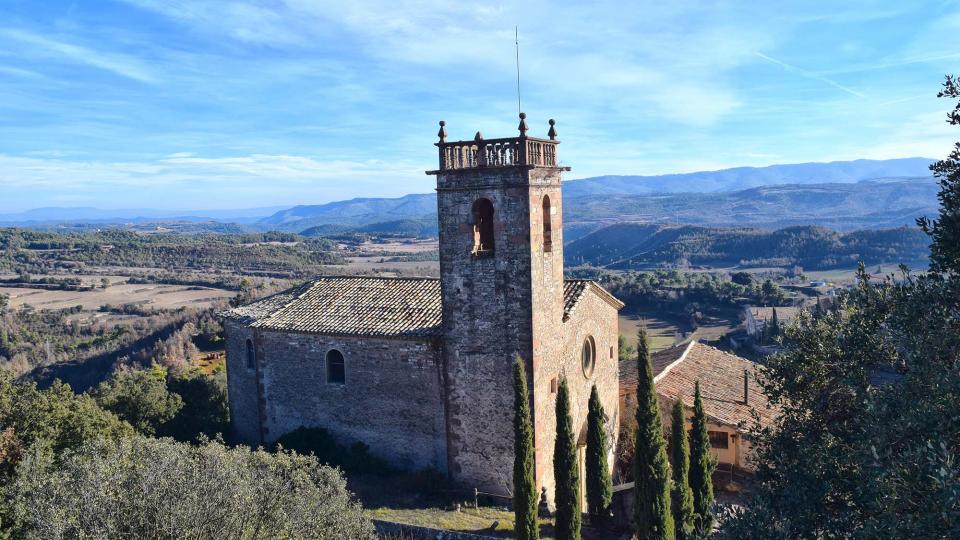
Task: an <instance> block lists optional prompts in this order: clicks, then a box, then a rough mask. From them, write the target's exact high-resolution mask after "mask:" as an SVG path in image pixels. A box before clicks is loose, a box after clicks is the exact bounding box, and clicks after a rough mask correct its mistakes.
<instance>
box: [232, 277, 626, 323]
mask: <svg viewBox="0 0 960 540" xmlns="http://www.w3.org/2000/svg"><path fill="white" fill-rule="evenodd" d="M588 291H593V292H594V293H596V294H598V295H600V296H601V298H603V299H604V300H605V301H607V302H609V303H611V304H613V305H614V306H616V307H618V309H619V307H622V306H623V304H622V303H620V301H619V300H617V299H616V298H614V297H613V296H612V295H611V294H610V293H608V292H607V291H605V290H604V289H603V288H602V287H600V286H599V285H597V284H595V283H594V282H592V281H588V280H568V281H566V282H565V283H564V287H563V293H564V295H563V296H564V298H563V299H564V320H566V319H567V318H568V317H569V315H570V313H571V312H572V311H573V309H575V308H576V306H577V304H578V303H579V301H580V300H581V299H582V298H583V297H584V295H585V294H586V293H587V292H588ZM223 316H224V317H226V318H229V319H233V320H237V321H239V322H241V323H243V324H247V325H250V326H252V327H255V328H264V329H269V330H288V331H292V332H309V333H316V334H332V335H363V336H382V337H436V336H439V335H440V332H441V327H442V325H443V310H442V307H441V297H440V280H439V279H435V278H386V277H352V276H351V277H320V278H317V279H314V280H313V281H310V282H308V283H305V284H303V285H300V286H298V287H294V288H292V289H289V290H286V291H283V292H281V293H277V294H275V295H272V296H268V297H266V298H262V299H260V300H257V301H255V302H253V303H251V304H247V305H245V306H241V307H238V308H234V309H231V310H229V311H226V312H224V313H223Z"/></svg>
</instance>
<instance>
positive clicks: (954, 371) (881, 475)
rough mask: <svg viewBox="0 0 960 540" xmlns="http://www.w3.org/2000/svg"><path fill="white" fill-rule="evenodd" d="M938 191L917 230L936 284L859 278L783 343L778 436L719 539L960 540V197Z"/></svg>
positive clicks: (770, 390)
mask: <svg viewBox="0 0 960 540" xmlns="http://www.w3.org/2000/svg"><path fill="white" fill-rule="evenodd" d="M957 113H958V111H957V110H954V111H953V113H952V116H951V118H952V119H957ZM951 155H953V154H951ZM947 161H948V162H950V161H953V162H955V161H956V160H955V159H953V158H952V157H951V159H948V160H947ZM940 170H944V171H946V169H943V168H941V169H940ZM935 171H936V169H935ZM940 179H941V184H940V185H941V190H942V192H941V195H942V196H941V197H940V200H941V214H940V218H939V219H938V220H937V222H936V225H935V224H934V223H931V222H922V223H921V225H924V224H926V225H927V226H928V227H929V231H930V233H931V238H932V240H933V248H932V253H933V254H934V257H933V258H932V260H931V267H930V270H931V271H930V272H929V273H928V274H926V275H921V276H913V275H910V274H909V273H908V272H906V271H904V272H903V273H902V275H900V276H897V279H894V277H893V276H888V277H887V278H886V279H883V280H881V281H880V282H879V283H878V282H876V281H871V279H870V278H871V276H869V275H868V274H867V273H866V270H865V269H864V267H863V266H862V265H861V268H860V271H859V273H858V285H857V287H855V288H854V289H853V290H851V291H850V292H849V294H847V295H846V296H845V297H841V298H840V299H839V301H838V302H836V303H835V305H834V307H833V308H832V309H830V310H827V311H826V312H821V313H820V314H819V315H818V316H816V317H814V316H810V315H807V314H801V316H800V317H799V318H798V319H797V321H796V323H795V324H793V325H791V327H790V328H788V329H787V330H786V332H785V336H784V345H785V350H784V351H783V352H782V353H780V354H778V355H774V356H773V357H771V358H770V361H769V364H768V366H767V368H766V369H765V371H764V373H763V377H761V378H760V382H761V385H762V386H763V390H764V393H765V394H766V395H767V397H768V399H769V400H770V402H771V403H772V404H773V405H774V406H776V407H778V408H779V409H780V412H781V414H780V416H779V418H778V420H777V422H776V424H775V426H774V427H773V429H771V430H761V429H759V428H754V432H753V434H752V436H753V439H754V440H755V442H756V445H755V448H756V452H757V457H758V470H757V485H756V491H755V495H754V497H753V498H752V500H750V501H749V504H748V505H747V506H746V508H745V509H744V510H743V511H742V512H737V513H734V514H733V515H732V516H731V517H730V518H729V519H728V520H727V521H726V522H725V523H724V527H723V531H722V532H723V533H724V535H725V536H727V537H730V538H768V537H777V538H782V537H795V538H820V537H825V536H830V537H834V538H851V537H863V538H952V537H957V536H960V459H958V458H960V455H958V448H960V369H958V366H960V260H958V259H956V258H955V257H954V256H953V254H954V253H956V247H957V246H956V238H957V237H956V236H955V235H956V234H957V222H956V221H954V215H955V214H954V215H951V214H952V213H954V212H955V210H956V207H955V206H954V205H953V203H952V202H951V201H952V197H953V196H954V193H952V191H953V190H955V189H956V183H954V182H951V181H950V178H948V177H945V176H941V177H940ZM945 180H947V181H945ZM944 192H951V193H944ZM937 227H943V228H940V229H939V230H938V229H937Z"/></svg>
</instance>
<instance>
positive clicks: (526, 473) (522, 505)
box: [513, 356, 540, 540]
mask: <svg viewBox="0 0 960 540" xmlns="http://www.w3.org/2000/svg"><path fill="white" fill-rule="evenodd" d="M513 411H514V412H513V452H514V454H513V514H514V518H515V520H514V523H515V525H514V535H515V536H516V538H517V539H518V540H536V539H538V538H540V526H539V524H538V523H537V486H536V484H535V483H534V479H533V427H532V425H531V422H530V395H529V393H528V392H527V370H526V369H525V368H524V365H523V359H522V358H520V357H519V356H518V357H517V359H516V360H514V362H513Z"/></svg>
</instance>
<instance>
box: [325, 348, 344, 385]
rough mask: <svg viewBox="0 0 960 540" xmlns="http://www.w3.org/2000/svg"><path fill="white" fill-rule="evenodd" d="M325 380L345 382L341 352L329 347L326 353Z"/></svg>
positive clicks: (332, 382) (337, 382)
mask: <svg viewBox="0 0 960 540" xmlns="http://www.w3.org/2000/svg"><path fill="white" fill-rule="evenodd" d="M327 382H328V383H330V384H345V383H346V382H347V372H346V368H345V366H344V362H343V353H342V352H340V351H338V350H336V349H331V350H330V352H328V353H327Z"/></svg>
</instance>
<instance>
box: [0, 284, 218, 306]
mask: <svg viewBox="0 0 960 540" xmlns="http://www.w3.org/2000/svg"><path fill="white" fill-rule="evenodd" d="M0 293H2V294H7V295H10V306H11V307H14V308H17V307H20V306H21V305H23V304H29V305H30V306H32V307H34V308H36V309H65V308H70V307H73V306H83V309H84V310H87V311H96V310H97V309H99V308H100V306H102V305H105V304H111V305H114V306H120V305H123V304H137V305H141V306H144V307H149V308H156V309H176V308H180V307H195V308H206V307H210V306H211V305H213V304H214V303H216V302H220V301H225V300H229V299H230V298H232V297H233V296H235V295H236V293H235V292H232V291H226V290H222V289H213V288H209V287H195V286H188V285H157V284H142V285H131V284H118V285H111V286H109V287H108V288H106V289H94V290H92V291H56V290H54V291H50V290H45V289H31V288H20V287H0Z"/></svg>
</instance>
